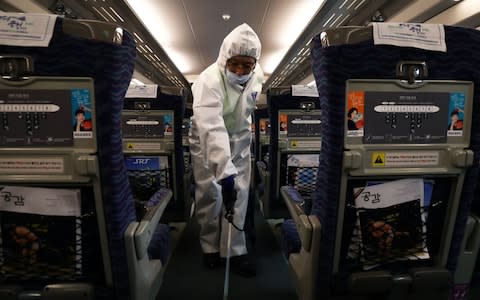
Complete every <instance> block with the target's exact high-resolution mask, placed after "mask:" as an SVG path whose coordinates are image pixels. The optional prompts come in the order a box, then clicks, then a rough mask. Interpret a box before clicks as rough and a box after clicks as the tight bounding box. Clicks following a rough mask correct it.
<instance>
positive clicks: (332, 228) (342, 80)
mask: <svg viewBox="0 0 480 300" xmlns="http://www.w3.org/2000/svg"><path fill="white" fill-rule="evenodd" d="M444 29H445V43H446V45H447V51H446V52H439V51H430V50H422V49H417V48H412V47H397V46H391V45H374V43H373V40H372V39H371V37H372V29H371V28H362V29H358V28H340V29H337V30H335V29H334V30H333V31H328V30H327V31H326V32H325V33H322V34H319V35H317V36H315V37H314V39H313V42H312V43H313V45H312V63H313V71H314V75H315V79H316V83H317V88H318V91H319V96H320V103H321V105H322V122H323V124H328V125H326V126H324V128H323V135H322V152H321V154H320V162H319V174H318V181H317V187H316V193H315V195H314V198H313V203H312V214H314V215H316V216H317V217H318V219H319V220H320V222H321V224H322V234H321V244H320V253H319V256H318V257H319V266H318V270H319V274H318V285H317V291H318V292H319V293H322V294H330V293H336V292H339V291H340V290H348V288H347V283H350V288H351V289H350V290H351V291H357V292H359V293H368V292H371V293H391V291H392V289H390V288H388V287H392V284H391V283H392V282H395V286H396V287H397V288H398V287H399V286H402V285H403V286H404V287H407V288H406V289H403V290H404V292H405V291H406V290H408V289H409V288H411V287H414V288H413V289H412V290H411V291H416V292H417V293H416V294H415V293H414V295H413V296H411V297H416V296H415V295H417V296H418V295H420V294H421V292H420V290H421V289H422V286H423V289H428V288H426V287H427V286H429V282H430V284H431V282H432V280H431V279H432V278H434V277H435V276H437V275H438V276H439V277H438V278H440V277H441V278H443V279H442V280H443V283H444V285H443V286H442V287H441V288H438V289H437V290H435V293H437V294H438V295H441V296H442V297H445V290H446V289H447V290H448V288H449V286H448V285H449V284H448V280H449V279H448V276H446V274H445V272H443V271H442V269H443V268H446V269H447V270H449V272H450V273H451V272H453V271H454V270H455V268H456V263H457V258H458V254H459V251H460V249H459V248H460V244H461V240H462V237H463V232H464V228H465V223H466V220H467V217H468V211H469V209H470V205H471V203H472V200H473V197H474V193H473V192H474V189H475V185H476V180H477V176H478V167H477V166H478V159H479V152H478V151H479V150H480V149H479V146H480V144H479V142H480V135H479V134H478V132H479V131H478V130H479V126H480V121H479V120H478V119H477V118H476V116H477V115H478V110H479V106H478V99H479V98H478V88H479V84H480V81H479V79H480V78H479V76H478V71H477V70H478V65H479V63H480V60H479V59H478V55H477V54H478V51H479V50H480V49H479V46H478V41H479V38H480V34H479V33H478V31H475V30H472V29H467V28H458V27H449V26H445V27H444ZM465 45H469V46H468V47H466V46H465ZM470 45H471V47H470ZM412 61H413V62H422V63H424V64H425V65H426V66H427V68H428V75H427V73H426V72H424V71H425V70H423V69H422V68H423V67H418V68H417V67H414V68H413V69H411V71H412V74H419V75H421V76H422V78H420V80H425V79H428V80H432V81H437V80H438V81H440V80H453V81H465V82H472V85H473V92H472V95H471V96H472V97H473V105H472V106H471V107H472V110H471V114H472V119H471V133H472V134H471V136H468V137H469V138H470V143H469V144H468V149H469V150H468V151H467V150H465V153H464V154H462V155H465V157H466V156H468V157H469V158H468V160H469V161H468V163H466V162H462V163H459V164H458V165H457V164H456V163H455V164H454V165H450V166H447V167H446V168H445V170H450V171H445V170H444V171H441V170H432V169H429V167H428V166H425V168H423V167H424V166H423V165H422V168H419V169H415V170H407V171H406V172H405V173H402V172H399V173H396V172H397V171H398V169H397V170H394V171H392V172H391V173H390V174H388V173H382V174H381V175H380V179H382V180H383V179H385V178H390V179H391V177H390V175H395V174H397V175H400V177H403V178H405V177H408V176H409V175H408V171H411V172H412V173H411V176H413V177H429V176H432V174H442V172H444V174H450V173H449V172H451V173H455V174H457V175H455V176H454V177H455V178H456V179H454V180H453V181H448V180H447V183H448V184H443V183H444V181H443V180H444V179H442V178H440V177H441V176H440V177H437V180H438V182H437V184H436V190H435V191H434V194H435V196H433V197H432V199H434V198H435V199H438V201H444V202H443V204H442V205H446V206H447V207H448V208H449V209H451V208H454V210H445V208H444V211H443V215H442V214H441V213H440V214H439V217H438V218H444V219H441V220H437V221H438V224H440V226H439V227H437V228H435V226H430V228H428V230H429V231H428V233H427V240H428V241H429V242H430V241H437V244H436V245H434V246H433V245H429V250H431V253H430V255H431V257H432V258H433V259H432V260H428V261H429V262H428V263H427V264H426V265H427V266H428V267H429V268H431V269H430V270H435V271H437V270H438V271H439V272H438V273H436V272H434V273H435V274H436V275H432V274H433V273H432V274H427V273H428V272H427V273H422V274H423V275H425V277H423V275H422V274H420V273H417V271H418V270H415V271H411V272H413V273H410V276H413V277H411V278H417V277H418V278H420V277H422V278H425V279H426V280H425V282H424V283H422V282H421V280H418V281H416V282H415V280H413V283H410V282H406V281H402V280H400V279H401V278H400V277H396V276H393V275H392V274H396V273H394V272H393V271H389V272H392V273H389V272H387V273H372V274H371V275H372V277H371V278H370V279H368V278H367V277H368V276H367V277H365V278H362V276H363V275H361V274H364V273H363V271H362V270H361V271H360V272H358V274H360V275H358V274H357V275H358V276H359V277H357V278H355V280H352V274H355V272H356V271H355V270H356V269H355V268H351V267H352V265H351V264H349V262H348V261H347V259H346V258H347V252H348V244H349V243H350V241H351V232H352V231H351V230H349V229H351V228H352V227H349V225H352V226H353V225H354V223H355V222H354V221H353V222H352V221H351V220H354V219H355V213H352V211H351V210H349V205H350V204H351V202H348V201H349V200H348V199H349V198H350V199H351V198H353V188H354V182H352V180H351V179H352V178H351V177H352V176H353V179H355V176H367V177H369V176H372V177H371V178H375V176H374V175H375V174H378V173H377V172H376V171H372V172H371V173H368V172H367V173H365V172H356V171H355V170H357V169H362V168H363V167H367V165H369V166H368V167H369V169H373V170H375V166H376V167H379V168H382V167H384V166H382V165H381V164H382V160H384V159H385V157H384V156H383V155H384V154H385V153H386V152H385V149H383V150H380V151H379V152H378V153H376V154H377V156H375V153H374V152H372V151H373V150H372V149H375V143H372V142H371V141H367V140H365V136H364V135H363V134H364V133H363V132H364V131H362V133H361V134H360V131H359V130H356V129H353V128H351V131H350V132H349V130H348V128H347V126H348V122H347V117H348V108H352V107H348V105H346V103H347V101H346V99H347V96H348V95H347V94H346V86H347V81H348V80H350V79H360V80H366V81H365V82H367V81H368V80H367V79H375V80H379V79H389V80H395V79H398V75H397V74H396V71H397V70H399V68H398V64H399V62H404V63H406V65H408V64H409V63H411V62H412ZM414 64H415V63H414ZM416 68H417V69H416ZM400 69H401V68H400ZM407 69H408V67H407ZM400 74H401V72H400ZM408 77H409V76H408V74H405V76H404V77H402V78H403V79H404V80H405V81H406V82H409V81H410V82H412V80H411V79H412V78H410V79H409V78H408ZM415 80H416V79H415V78H413V82H415ZM357 88H359V90H360V91H363V90H364V89H363V88H362V87H361V84H360V85H359V86H357ZM379 90H381V89H379ZM387 102H389V101H387ZM465 103H466V102H465ZM365 107H366V106H365ZM442 110H445V108H442ZM447 119H448V118H447V117H446V118H445V120H444V121H443V122H444V123H445V128H447V126H448V124H447V123H446V122H447ZM385 121H386V120H385ZM389 121H391V120H389ZM365 122H367V120H365ZM362 126H363V125H362ZM365 126H367V125H366V123H365ZM382 126H383V125H382ZM442 126H443V125H442ZM370 129H371V127H370ZM364 130H366V129H364ZM463 132H464V133H465V134H470V131H463ZM356 133H358V134H359V135H358V138H359V140H358V141H357V142H356V144H355V143H353V146H352V144H351V143H347V142H346V141H348V139H349V138H352V137H354V136H355V134H356ZM443 134H446V131H445V132H443ZM452 135H453V134H452ZM448 141H450V140H448ZM364 143H365V144H368V145H369V146H365V148H362V146H360V145H363V144H364ZM383 143H386V142H383ZM407 143H410V142H407ZM433 143H439V144H442V143H445V141H443V142H433ZM433 143H432V144H433ZM454 143H456V142H454ZM386 144H389V143H388V142H387V143H386ZM420 144H425V141H422V142H420ZM429 145H430V144H429ZM357 146H358V147H357ZM430 146H431V145H430ZM388 147H389V146H387V148H388ZM392 147H393V146H392ZM392 147H390V148H388V149H392ZM442 147H444V146H442ZM360 148H362V149H363V150H359V153H360V155H358V154H359V153H358V152H355V151H354V152H351V151H350V152H348V153H347V152H345V150H352V149H360ZM407 148H408V147H407ZM416 150H417V151H418V150H419V149H416ZM362 151H365V152H362ZM466 153H469V154H466ZM470 153H471V155H470ZM369 155H370V156H369ZM374 156H375V160H373V161H372V159H373V157H374ZM378 157H380V158H378ZM377 158H378V162H377ZM470 163H472V164H470ZM364 164H366V165H364ZM376 164H378V165H376ZM442 164H443V162H442ZM447 165H448V163H447ZM470 165H472V166H473V167H469V166H470ZM340 166H342V167H340ZM452 168H453V169H459V170H453V169H452ZM346 169H348V170H349V171H345V170H346ZM367 169H368V168H367ZM351 170H354V171H351ZM364 170H365V169H364ZM429 172H430V173H429ZM361 174H363V175H361ZM458 174H459V175H458ZM456 176H458V177H456ZM393 177H395V176H393ZM433 177H435V176H433ZM362 180H363V179H362ZM462 182H463V183H462ZM364 183H365V182H364V181H363V182H362V183H361V185H363V184H364ZM438 183H439V184H438ZM446 186H449V188H447V190H444V188H445V187H446ZM445 195H450V197H448V200H447V201H446V202H445ZM453 195H455V196H453ZM460 195H461V196H460ZM432 201H433V200H432ZM457 205H458V206H457ZM447 212H449V214H448V213H447ZM457 212H458V213H457ZM349 220H350V221H349ZM443 220H448V221H447V222H445V223H443ZM440 221H442V222H440ZM349 222H350V224H349ZM432 222H433V220H432ZM429 235H430V236H429ZM414 266H424V264H423V263H419V264H416V263H414V264H412V266H411V267H412V268H413V267H414ZM400 269H401V270H403V271H400V273H402V272H404V271H406V270H407V269H408V267H407V266H402V267H401V268H400ZM379 270H383V269H382V268H379ZM412 270H413V269H412ZM357 271H358V270H357ZM397 271H398V270H397ZM397 271H396V272H397ZM422 272H423V271H422ZM407 273H408V271H407ZM404 274H405V273H404ZM355 276H356V275H355ZM375 276H376V278H375ZM430 276H431V277H430ZM429 278H430V280H429ZM370 280H371V281H370ZM382 282H383V283H382ZM437 283H438V281H437ZM359 286H363V287H367V286H370V287H371V286H376V287H387V288H386V289H383V288H381V289H377V290H375V288H374V289H373V290H371V291H367V290H368V289H367V288H366V289H364V290H363V291H360V290H356V287H359ZM332 287H333V288H332ZM429 291H431V290H429Z"/></svg>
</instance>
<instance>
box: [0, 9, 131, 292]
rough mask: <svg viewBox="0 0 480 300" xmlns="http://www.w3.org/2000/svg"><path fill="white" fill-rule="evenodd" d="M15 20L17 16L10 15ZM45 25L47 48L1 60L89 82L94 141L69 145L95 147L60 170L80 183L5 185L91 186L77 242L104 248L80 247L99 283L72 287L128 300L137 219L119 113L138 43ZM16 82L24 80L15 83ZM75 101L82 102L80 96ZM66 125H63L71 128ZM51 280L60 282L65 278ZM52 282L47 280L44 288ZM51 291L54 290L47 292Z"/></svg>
mask: <svg viewBox="0 0 480 300" xmlns="http://www.w3.org/2000/svg"><path fill="white" fill-rule="evenodd" d="M16 17H18V15H14V16H13V18H16ZM21 18H23V21H25V22H27V23H28V22H29V20H30V18H31V16H29V15H21ZM34 18H36V17H34ZM32 20H33V19H32ZM32 22H33V21H32ZM49 22H54V29H53V36H52V38H51V41H50V43H49V44H48V47H38V46H30V47H25V46H8V45H5V46H1V47H0V52H1V53H2V55H20V56H22V57H23V56H29V57H31V58H32V61H33V71H32V72H30V73H27V74H26V75H27V76H35V77H40V78H42V77H55V76H57V77H82V78H91V80H92V81H93V92H92V93H93V94H92V95H91V99H95V100H96V101H95V102H94V103H93V101H92V105H93V104H94V105H95V106H94V107H92V108H91V109H92V114H93V112H95V117H94V119H93V122H92V123H93V125H92V126H93V127H91V128H94V131H93V132H94V136H93V138H92V136H85V135H84V133H83V132H80V133H78V136H74V137H75V139H74V140H75V144H76V143H77V142H76V141H77V139H78V140H79V141H80V140H81V141H82V142H83V141H84V139H87V140H88V139H90V140H93V141H94V142H95V143H96V147H97V148H96V151H91V152H89V153H88V155H80V156H78V155H74V156H72V157H70V158H68V159H67V158H65V160H64V165H65V166H66V167H67V166H68V169H66V171H68V172H70V171H71V170H73V171H72V172H76V173H80V175H81V177H76V175H74V176H73V177H72V176H67V175H68V172H64V173H63V174H62V176H37V175H35V174H33V173H32V174H25V175H24V176H20V177H19V176H8V175H6V177H7V178H5V180H3V179H2V181H4V182H5V181H7V182H12V183H13V184H19V183H20V182H21V184H22V185H25V184H26V185H33V186H46V187H49V186H50V187H51V186H54V187H58V186H67V187H70V186H72V185H73V186H77V187H78V186H80V187H81V189H82V191H83V189H84V187H85V186H86V187H88V186H89V187H90V188H89V189H90V191H91V193H90V194H89V195H83V194H82V198H83V197H87V198H86V199H85V203H88V205H91V211H87V212H86V213H87V214H90V215H91V214H93V215H92V218H93V219H95V222H93V223H91V224H90V223H89V225H88V226H86V227H82V233H81V235H82V238H84V237H88V236H93V237H97V238H98V239H99V244H100V248H101V249H100V250H99V251H98V252H96V251H90V250H89V248H87V249H84V250H83V252H82V255H83V257H84V260H82V264H85V263H86V261H88V260H87V259H88V258H92V259H93V260H97V261H98V260H100V259H101V261H102V263H103V269H102V268H100V270H99V269H98V268H99V266H101V265H102V264H100V263H99V264H96V265H94V267H95V268H96V270H97V272H96V273H97V274H96V277H99V278H98V279H97V280H92V278H88V276H89V275H90V274H88V273H82V274H80V275H79V276H80V278H75V280H74V281H79V280H78V279H82V281H83V280H84V281H85V282H89V283H94V284H95V285H96V286H97V284H98V289H96V292H98V293H99V294H102V292H101V288H100V287H101V286H104V287H107V289H106V290H107V293H109V292H108V291H112V290H113V294H114V295H115V296H114V297H115V298H118V299H122V298H128V297H129V289H130V288H129V270H128V268H127V263H126V261H127V258H126V251H125V245H124V232H125V230H126V228H127V226H128V225H129V223H130V222H133V221H135V220H136V214H135V207H134V202H133V197H132V194H131V191H130V185H129V181H128V177H127V172H126V168H125V163H124V158H123V152H122V142H121V138H122V137H121V110H122V108H123V98H124V95H125V92H126V90H127V88H128V85H129V82H130V79H131V76H132V73H133V67H134V62H135V43H134V40H133V38H132V36H131V35H130V33H128V32H127V31H125V30H122V29H121V28H119V27H117V26H116V25H113V24H105V23H101V22H96V21H86V20H85V21H84V20H81V21H70V20H67V19H61V18H56V19H54V18H52V17H51V16H50V19H47V23H49ZM7 70H8V68H7ZM20 82H21V80H20V81H18V82H17V83H20ZM16 88H21V84H17V85H16ZM77 97H79V98H78V99H82V98H81V97H82V95H79V96H77ZM78 101H80V100H78ZM79 103H80V102H79ZM72 109H73V108H72ZM73 113H74V112H73ZM61 124H63V123H60V122H59V123H58V124H56V125H57V126H58V129H60V128H61V126H63V125H61ZM71 126H72V125H71V124H68V128H71ZM52 129H53V128H52ZM47 149H49V148H48V147H46V148H40V147H35V148H28V147H19V148H15V149H14V152H15V153H10V154H9V157H10V159H11V157H12V156H13V157H17V156H19V157H21V156H27V157H31V156H32V155H33V156H35V155H39V154H43V153H45V152H48V150H47ZM12 150H13V149H10V151H12ZM85 150H87V148H86V149H85ZM5 153H8V152H5ZM2 155H3V154H2ZM7 156H8V155H7ZM74 174H75V173H74ZM46 177H48V178H46ZM80 178H81V180H80ZM79 181H82V182H79ZM87 200H88V201H87ZM82 203H83V202H82ZM82 209H83V206H82ZM95 223H97V224H95ZM52 279H53V278H52ZM56 279H57V280H58V281H62V282H63V281H64V280H62V278H56ZM55 281H56V280H47V282H45V283H55ZM53 290H55V289H51V291H53ZM52 293H53V292H52Z"/></svg>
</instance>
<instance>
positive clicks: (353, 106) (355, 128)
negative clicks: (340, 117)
mask: <svg viewBox="0 0 480 300" xmlns="http://www.w3.org/2000/svg"><path fill="white" fill-rule="evenodd" d="M364 116H365V92H364V91H353V92H349V93H348V99H347V136H349V137H356V136H363V128H364V122H365V120H364Z"/></svg>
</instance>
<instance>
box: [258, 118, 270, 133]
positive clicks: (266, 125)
mask: <svg viewBox="0 0 480 300" xmlns="http://www.w3.org/2000/svg"><path fill="white" fill-rule="evenodd" d="M259 123H260V134H270V120H269V119H260V122H259Z"/></svg>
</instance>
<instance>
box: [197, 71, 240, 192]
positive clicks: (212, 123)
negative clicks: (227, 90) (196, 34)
mask: <svg viewBox="0 0 480 300" xmlns="http://www.w3.org/2000/svg"><path fill="white" fill-rule="evenodd" d="M213 85H214V84H208V82H206V80H205V78H204V80H198V81H197V82H196V83H195V84H194V85H193V87H192V92H193V98H194V103H193V114H194V116H195V123H196V124H197V128H198V137H199V140H200V145H201V148H202V152H203V154H204V157H205V160H206V161H205V163H206V165H207V166H208V168H209V169H210V170H211V171H212V172H213V174H214V175H215V178H216V180H217V182H219V181H220V180H222V179H224V178H227V177H229V176H231V175H237V169H236V168H235V166H234V165H233V162H232V157H231V150H230V139H229V136H228V132H227V129H226V127H225V122H224V119H223V97H224V95H223V93H222V91H221V90H220V88H216V87H215V86H213Z"/></svg>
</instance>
